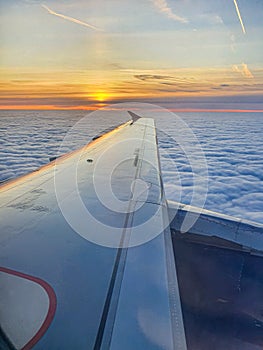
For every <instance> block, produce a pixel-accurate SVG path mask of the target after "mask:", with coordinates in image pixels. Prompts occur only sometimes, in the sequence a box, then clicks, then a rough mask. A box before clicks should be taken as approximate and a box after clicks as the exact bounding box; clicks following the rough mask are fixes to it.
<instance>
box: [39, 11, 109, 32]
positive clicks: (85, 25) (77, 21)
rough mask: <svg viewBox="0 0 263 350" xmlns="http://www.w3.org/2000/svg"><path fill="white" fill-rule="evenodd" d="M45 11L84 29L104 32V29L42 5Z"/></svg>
mask: <svg viewBox="0 0 263 350" xmlns="http://www.w3.org/2000/svg"><path fill="white" fill-rule="evenodd" d="M41 6H42V7H43V8H44V9H46V10H47V11H48V12H49V13H50V14H51V15H54V16H57V17H60V18H63V19H65V20H67V21H70V22H73V23H76V24H79V25H82V26H84V27H87V28H90V29H93V30H97V31H102V29H100V28H98V27H95V26H93V25H91V24H89V23H87V22H82V21H80V20H78V19H76V18H73V17H69V16H65V15H63V14H61V13H57V12H55V11H53V10H51V9H50V8H49V7H47V6H46V5H41Z"/></svg>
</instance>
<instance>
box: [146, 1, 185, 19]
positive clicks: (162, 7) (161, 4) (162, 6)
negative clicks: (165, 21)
mask: <svg viewBox="0 0 263 350" xmlns="http://www.w3.org/2000/svg"><path fill="white" fill-rule="evenodd" d="M152 2H153V4H154V5H155V7H156V8H157V9H158V10H159V11H160V12H161V13H163V14H165V15H166V16H167V17H168V18H171V19H173V20H174V21H177V22H181V23H188V20H187V18H185V17H181V16H179V15H177V14H175V13H174V12H173V10H172V9H171V7H169V5H168V3H167V1H166V0H152Z"/></svg>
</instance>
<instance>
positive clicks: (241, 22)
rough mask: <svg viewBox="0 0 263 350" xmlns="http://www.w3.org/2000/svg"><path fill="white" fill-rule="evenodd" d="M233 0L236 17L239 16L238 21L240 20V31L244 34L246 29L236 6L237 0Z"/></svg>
mask: <svg viewBox="0 0 263 350" xmlns="http://www.w3.org/2000/svg"><path fill="white" fill-rule="evenodd" d="M233 1H234V4H235V7H236V11H237V15H238V18H239V21H240V24H241V28H242V31H243V33H244V34H246V29H245V26H244V23H243V20H242V17H241V13H240V11H239V8H238V4H237V1H236V0H233Z"/></svg>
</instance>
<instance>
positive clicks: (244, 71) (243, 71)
mask: <svg viewBox="0 0 263 350" xmlns="http://www.w3.org/2000/svg"><path fill="white" fill-rule="evenodd" d="M232 69H233V71H234V72H237V73H241V74H242V75H243V76H244V77H246V78H250V79H251V78H254V76H253V74H252V73H251V72H250V70H249V69H248V66H247V64H245V63H242V64H240V65H237V64H235V65H233V67H232Z"/></svg>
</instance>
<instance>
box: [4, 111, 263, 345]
mask: <svg viewBox="0 0 263 350" xmlns="http://www.w3.org/2000/svg"><path fill="white" fill-rule="evenodd" d="M130 115H131V117H132V118H133V120H132V121H130V122H127V123H126V124H123V125H121V126H119V127H117V128H116V129H114V130H112V131H110V132H108V133H106V134H105V135H102V136H99V137H96V138H95V139H94V140H93V141H92V142H91V143H90V144H88V145H87V146H85V147H83V148H82V149H80V150H78V151H75V152H72V153H71V154H69V155H66V156H63V157H60V158H58V159H56V160H55V161H52V162H50V163H49V164H48V165H46V166H44V167H42V168H40V169H39V170H37V171H35V172H33V173H31V174H29V175H26V176H23V177H21V178H18V179H16V180H13V181H10V182H7V183H6V184H3V185H2V186H1V187H0V191H1V207H0V217H1V237H0V247H1V255H0V295H1V298H0V324H1V329H0V349H24V350H25V349H42V350H43V349H45V350H46V349H50V350H52V349H63V350H64V349H80V350H81V349H128V350H129V349H179V350H185V349H189V350H192V349H193V350H195V349H198V350H199V349H202V350H206V349H209V350H210V349H211V348H214V349H228V350H229V349H230V350H231V349H242V350H243V349H245V350H246V349H252V350H253V349H255V350H256V349H261V348H262V346H263V336H262V327H263V316H262V310H263V307H262V306H263V303H262V295H263V283H262V281H263V274H262V271H263V262H262V249H263V247H262V242H263V240H262V234H263V228H262V226H260V225H255V224H254V223H250V222H242V220H237V219H233V218H230V217H226V216H223V215H219V214H216V213H212V212H209V211H205V210H201V209H199V208H193V207H189V206H185V205H183V204H181V203H175V202H167V201H166V199H165V195H164V191H163V184H162V177H161V170H160V163H159V154H158V144H157V137H156V130H155V126H154V121H153V120H152V119H145V118H138V116H136V115H135V114H134V113H130ZM186 214H187V215H190V216H191V217H194V218H196V220H194V221H195V224H194V225H193V227H192V228H191V229H190V230H189V232H187V233H182V231H181V225H182V223H183V221H184V219H185V217H186Z"/></svg>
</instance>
